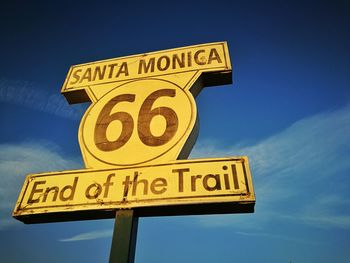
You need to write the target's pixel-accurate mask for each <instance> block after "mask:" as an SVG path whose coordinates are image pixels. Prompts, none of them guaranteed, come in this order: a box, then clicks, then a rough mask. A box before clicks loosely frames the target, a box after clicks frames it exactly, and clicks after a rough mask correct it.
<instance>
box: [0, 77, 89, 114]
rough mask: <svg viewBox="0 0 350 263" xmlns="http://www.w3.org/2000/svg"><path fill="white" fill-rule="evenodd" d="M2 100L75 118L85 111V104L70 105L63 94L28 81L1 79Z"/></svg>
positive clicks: (0, 93)
mask: <svg viewBox="0 0 350 263" xmlns="http://www.w3.org/2000/svg"><path fill="white" fill-rule="evenodd" d="M58 89H59V87H57V90H58ZM0 101H1V102H8V103H13V104H17V105H21V106H24V107H27V108H31V109H35V110H39V111H42V112H46V113H51V114H54V115H56V116H60V117H63V118H68V119H74V120H80V119H81V116H82V114H83V113H84V106H82V105H69V104H68V103H67V101H66V100H65V98H64V97H63V96H62V95H61V94H59V93H57V94H49V93H48V92H47V91H45V90H44V89H40V88H38V87H37V86H35V85H34V84H33V83H31V82H28V81H20V80H17V81H16V80H5V79H0Z"/></svg>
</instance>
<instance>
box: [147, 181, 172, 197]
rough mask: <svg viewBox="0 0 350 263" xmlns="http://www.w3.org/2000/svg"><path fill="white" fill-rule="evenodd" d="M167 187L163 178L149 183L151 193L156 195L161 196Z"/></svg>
mask: <svg viewBox="0 0 350 263" xmlns="http://www.w3.org/2000/svg"><path fill="white" fill-rule="evenodd" d="M167 185H168V184H167V181H166V180H165V179H164V178H156V179H154V181H153V182H152V183H151V192H152V193H153V194H156V195H159V194H163V193H164V192H165V191H166V190H167V188H166V187H167ZM156 188H158V189H156ZM159 188H161V189H159Z"/></svg>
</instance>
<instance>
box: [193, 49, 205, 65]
mask: <svg viewBox="0 0 350 263" xmlns="http://www.w3.org/2000/svg"><path fill="white" fill-rule="evenodd" d="M203 52H204V49H200V50H197V51H196V53H194V61H195V62H196V63H197V64H198V65H205V63H206V60H205V57H204V56H203V57H202V58H199V54H200V53H203Z"/></svg>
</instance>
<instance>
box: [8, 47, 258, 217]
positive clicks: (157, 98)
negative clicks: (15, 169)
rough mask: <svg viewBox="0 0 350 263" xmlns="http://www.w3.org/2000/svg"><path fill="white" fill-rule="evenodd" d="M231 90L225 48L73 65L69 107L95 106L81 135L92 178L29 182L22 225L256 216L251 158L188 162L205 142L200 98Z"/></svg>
mask: <svg viewBox="0 0 350 263" xmlns="http://www.w3.org/2000/svg"><path fill="white" fill-rule="evenodd" d="M231 82H232V68H231V63H230V59H229V53H228V47H227V43H226V42H216V43H208V44H201V45H194V46H189V47H183V48H175V49H169V50H163V51H157V52H151V53H146V54H140V55H132V56H127V57H122V58H115V59H108V60H102V61H96V62H92V63H86V64H81V65H75V66H72V67H71V68H70V70H69V72H68V75H67V77H66V80H65V82H64V85H63V87H62V90H61V92H62V94H63V95H64V96H65V97H66V98H67V100H68V101H69V102H70V103H79V102H86V101H90V102H91V105H90V107H89V108H88V109H87V111H86V112H85V114H84V116H83V118H82V120H81V123H80V127H79V132H78V138H79V144H80V147H81V152H82V156H83V160H84V163H85V167H86V169H82V170H75V171H63V172H52V173H44V174H35V175H29V176H28V177H27V179H26V182H25V183H24V186H23V189H22V192H21V194H20V197H19V199H18V202H17V204H16V207H15V210H14V213H13V216H14V217H15V218H17V219H19V220H22V221H24V222H27V223H31V222H48V221H64V220H76V219H90V218H106V217H114V215H115V211H117V210H120V209H134V210H135V214H137V215H162V214H164V215H167V214H205V213H228V212H252V211H253V207H254V204H255V195H254V191H253V185H252V180H251V175H250V171H249V165H248V159H247V157H232V158H228V159H227V158H213V159H202V160H189V161H185V160H184V159H186V158H187V156H188V155H189V153H190V150H191V148H192V146H193V144H194V142H195V140H196V138H197V133H198V119H197V107H196V102H195V97H196V95H197V94H198V93H199V92H200V91H201V89H202V88H203V87H205V86H212V85H221V84H228V83H231Z"/></svg>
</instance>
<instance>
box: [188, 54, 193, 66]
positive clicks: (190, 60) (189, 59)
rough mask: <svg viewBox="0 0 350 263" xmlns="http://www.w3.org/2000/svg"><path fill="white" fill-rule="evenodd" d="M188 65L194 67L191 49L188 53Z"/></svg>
mask: <svg viewBox="0 0 350 263" xmlns="http://www.w3.org/2000/svg"><path fill="white" fill-rule="evenodd" d="M187 66H189V67H192V53H191V51H190V52H188V53H187Z"/></svg>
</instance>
